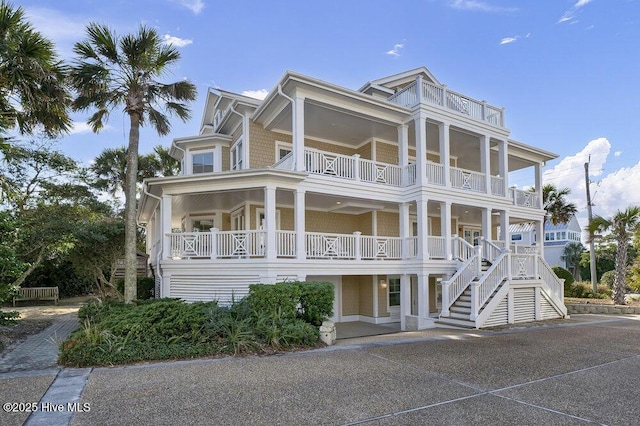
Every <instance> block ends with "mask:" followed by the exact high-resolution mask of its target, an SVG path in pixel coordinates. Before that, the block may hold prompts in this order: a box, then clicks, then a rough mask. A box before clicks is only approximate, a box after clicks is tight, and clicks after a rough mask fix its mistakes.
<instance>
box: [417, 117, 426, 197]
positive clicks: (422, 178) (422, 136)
mask: <svg viewBox="0 0 640 426" xmlns="http://www.w3.org/2000/svg"><path fill="white" fill-rule="evenodd" d="M414 122H415V128H416V131H415V133H416V183H417V184H418V185H423V184H424V183H425V182H426V178H427V176H426V173H427V172H426V169H425V161H427V115H426V113H424V112H422V111H420V112H419V113H418V116H417V117H416V118H415V119H414Z"/></svg>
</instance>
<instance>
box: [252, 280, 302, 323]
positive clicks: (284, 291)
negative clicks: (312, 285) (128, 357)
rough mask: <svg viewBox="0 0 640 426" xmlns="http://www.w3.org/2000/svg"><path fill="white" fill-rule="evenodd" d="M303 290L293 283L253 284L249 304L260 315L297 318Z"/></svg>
mask: <svg viewBox="0 0 640 426" xmlns="http://www.w3.org/2000/svg"><path fill="white" fill-rule="evenodd" d="M300 295H301V290H300V287H298V286H293V285H291V283H277V284H252V285H250V286H249V295H248V296H247V303H248V304H249V307H250V309H252V310H253V311H255V312H256V313H258V314H266V315H271V316H275V317H277V318H295V317H296V314H297V312H298V305H299V304H300Z"/></svg>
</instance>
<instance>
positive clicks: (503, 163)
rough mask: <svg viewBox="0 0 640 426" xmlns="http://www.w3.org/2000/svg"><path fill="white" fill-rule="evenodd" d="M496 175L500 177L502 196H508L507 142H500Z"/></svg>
mask: <svg viewBox="0 0 640 426" xmlns="http://www.w3.org/2000/svg"><path fill="white" fill-rule="evenodd" d="M498 163H499V164H498V173H500V176H502V184H503V186H504V189H503V191H504V196H505V197H508V196H509V156H508V155H507V141H506V140H501V141H500V142H499V148H498Z"/></svg>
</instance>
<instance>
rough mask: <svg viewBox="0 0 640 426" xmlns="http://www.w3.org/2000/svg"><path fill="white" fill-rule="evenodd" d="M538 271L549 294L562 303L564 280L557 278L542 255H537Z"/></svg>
mask: <svg viewBox="0 0 640 426" xmlns="http://www.w3.org/2000/svg"><path fill="white" fill-rule="evenodd" d="M538 273H539V274H540V278H541V279H542V281H543V282H544V283H545V284H546V286H547V290H548V291H549V292H550V293H551V295H552V296H553V297H554V298H555V299H556V300H558V301H560V302H561V303H564V280H563V279H560V278H558V276H557V275H556V274H555V273H554V272H553V269H551V267H550V266H549V264H548V263H547V262H546V261H545V260H544V258H543V257H542V256H538Z"/></svg>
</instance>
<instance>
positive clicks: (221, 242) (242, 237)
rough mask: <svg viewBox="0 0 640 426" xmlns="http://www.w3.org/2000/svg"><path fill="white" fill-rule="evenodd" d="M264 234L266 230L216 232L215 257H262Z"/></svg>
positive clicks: (264, 242)
mask: <svg viewBox="0 0 640 426" xmlns="http://www.w3.org/2000/svg"><path fill="white" fill-rule="evenodd" d="M266 235H267V234H266V231H220V232H217V233H216V238H217V241H216V242H217V251H216V253H217V257H218V258H233V257H263V256H264V255H265V245H266Z"/></svg>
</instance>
